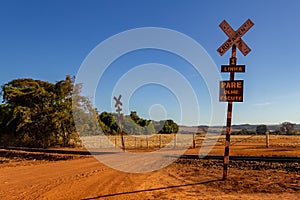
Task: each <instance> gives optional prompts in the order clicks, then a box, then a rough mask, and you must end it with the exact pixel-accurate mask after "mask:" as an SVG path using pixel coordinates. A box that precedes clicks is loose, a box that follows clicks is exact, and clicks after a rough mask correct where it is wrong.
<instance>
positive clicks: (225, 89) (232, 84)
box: [217, 19, 254, 180]
mask: <svg viewBox="0 0 300 200" xmlns="http://www.w3.org/2000/svg"><path fill="white" fill-rule="evenodd" d="M253 25H254V23H253V22H252V21H251V20H250V19H248V20H247V21H246V22H245V23H244V24H243V25H242V26H241V27H240V28H238V30H236V31H234V30H233V29H232V27H231V26H230V25H229V24H228V23H227V22H226V21H225V20H223V21H222V23H221V24H220V25H219V27H220V28H221V29H222V30H223V31H224V32H225V34H226V35H227V36H228V37H229V38H228V39H227V40H226V42H225V43H224V44H222V45H221V46H220V47H219V48H218V50H217V51H218V52H219V54H220V55H221V56H222V55H224V53H225V52H226V51H228V49H230V48H231V47H232V51H231V58H230V59H229V65H222V66H221V72H229V73H230V80H229V81H220V95H219V101H226V102H228V108H227V122H226V142H225V151H224V161H223V180H225V179H226V178H227V171H228V165H229V147H230V132H231V119H232V106H233V102H243V88H244V81H243V80H234V73H235V72H245V65H237V64H236V62H237V58H236V47H238V48H239V50H240V51H241V52H242V54H243V55H244V56H246V55H247V54H248V53H249V52H250V51H251V49H250V48H249V47H248V45H247V44H246V43H245V42H244V41H243V40H242V38H241V37H242V36H243V35H244V34H245V33H246V32H247V31H248V30H249V29H250V28H251V27H252V26H253Z"/></svg>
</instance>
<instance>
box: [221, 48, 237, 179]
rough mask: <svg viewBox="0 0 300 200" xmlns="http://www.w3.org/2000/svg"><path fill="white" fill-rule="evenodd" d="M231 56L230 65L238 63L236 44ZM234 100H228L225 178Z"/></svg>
mask: <svg viewBox="0 0 300 200" xmlns="http://www.w3.org/2000/svg"><path fill="white" fill-rule="evenodd" d="M231 53H232V54H231V58H230V60H229V64H230V65H236V45H233V46H232V52H231ZM230 81H234V72H230ZM232 104H233V102H232V101H229V102H228V108H227V122H226V142H225V151H224V162H223V167H224V168H223V180H226V179H227V171H228V165H229V146H230V131H231V118H232V106H233V105H232Z"/></svg>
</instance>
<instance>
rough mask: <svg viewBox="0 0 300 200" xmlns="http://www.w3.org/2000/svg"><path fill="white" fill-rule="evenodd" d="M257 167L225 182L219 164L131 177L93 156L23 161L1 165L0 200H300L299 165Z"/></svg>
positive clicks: (235, 172) (176, 166) (236, 168)
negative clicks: (222, 179) (59, 159)
mask: <svg viewBox="0 0 300 200" xmlns="http://www.w3.org/2000/svg"><path fill="white" fill-rule="evenodd" d="M257 165H258V164H257V163H246V164H245V163H235V164H234V165H232V166H231V168H230V177H229V179H228V180H227V181H221V180H220V178H221V176H222V163H220V161H204V160H184V159H181V160H179V161H177V162H176V163H173V164H172V165H170V166H169V167H166V168H164V169H161V170H158V171H155V172H151V173H144V174H128V173H123V172H119V171H116V170H113V169H110V168H108V167H106V166H104V165H103V164H101V163H99V162H98V161H97V160H95V159H94V158H93V157H88V158H77V159H72V160H65V161H55V162H52V161H43V160H21V161H20V160H19V161H18V162H8V163H3V164H2V165H0V199H22V200H24V199H135V200H137V199H224V198H225V197H226V198H229V197H232V198H233V199H258V198H261V199H273V200H274V199H280V198H281V199H300V172H299V169H298V167H300V166H299V163H295V164H292V169H295V170H294V171H293V170H289V169H290V168H287V167H285V166H281V165H278V166H275V168H273V169H268V167H267V169H265V170H263V171H261V170H254V169H255V168H257ZM293 166H294V167H293ZM290 167H291V166H290ZM271 168H272V167H271ZM258 169H259V168H258Z"/></svg>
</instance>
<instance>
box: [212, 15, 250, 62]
mask: <svg viewBox="0 0 300 200" xmlns="http://www.w3.org/2000/svg"><path fill="white" fill-rule="evenodd" d="M253 25H254V23H253V22H252V21H251V20H250V19H248V20H247V21H246V22H245V23H244V24H242V26H240V28H238V30H236V31H234V30H233V28H232V27H231V26H230V25H229V24H228V23H227V22H226V20H223V21H222V22H221V24H220V25H219V27H220V28H221V29H222V30H223V31H224V32H225V34H226V35H227V36H228V37H229V38H228V39H227V40H226V42H225V43H223V44H222V45H221V46H220V47H219V48H218V50H217V51H218V52H219V54H220V55H221V56H223V55H224V53H226V51H228V49H230V47H232V46H233V45H236V46H237V47H238V49H239V50H240V51H241V52H242V54H243V55H244V56H246V55H247V54H248V53H249V52H250V51H251V49H250V48H249V47H248V45H247V44H246V43H245V42H244V41H243V40H242V39H241V37H242V36H243V35H244V34H245V33H246V32H247V31H248V30H249V29H250V28H251V27H252V26H253Z"/></svg>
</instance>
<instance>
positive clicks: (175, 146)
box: [174, 133, 177, 148]
mask: <svg viewBox="0 0 300 200" xmlns="http://www.w3.org/2000/svg"><path fill="white" fill-rule="evenodd" d="M176 142H177V141H176V133H174V148H176Z"/></svg>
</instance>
